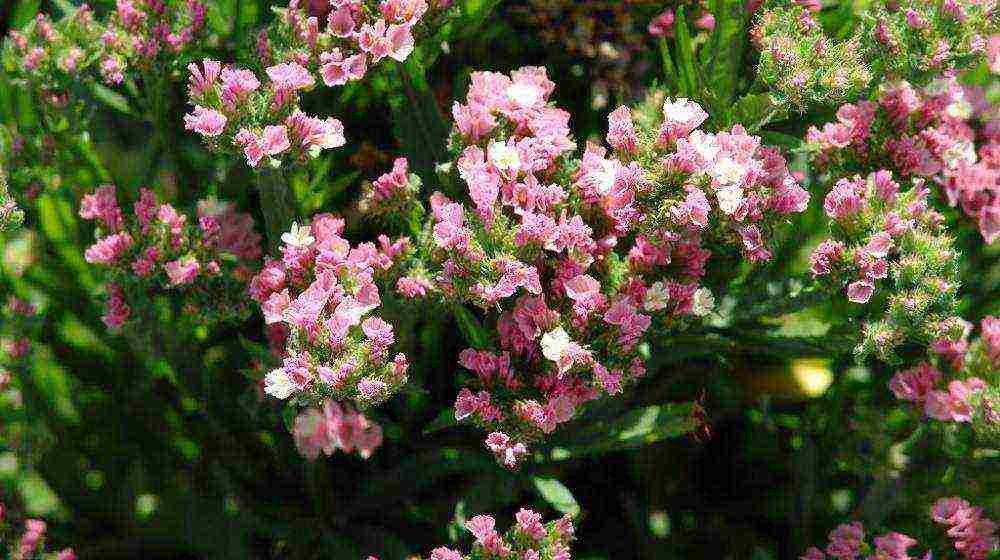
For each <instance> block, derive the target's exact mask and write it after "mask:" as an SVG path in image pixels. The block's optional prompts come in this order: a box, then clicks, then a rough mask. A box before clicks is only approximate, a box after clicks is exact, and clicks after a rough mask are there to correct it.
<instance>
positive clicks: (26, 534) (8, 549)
mask: <svg viewBox="0 0 1000 560" xmlns="http://www.w3.org/2000/svg"><path fill="white" fill-rule="evenodd" d="M9 517H10V512H9V511H8V510H7V508H6V506H5V505H4V504H3V503H0V533H2V534H4V536H5V537H11V539H10V540H9V541H8V540H7V539H6V538H5V539H4V541H0V554H3V555H4V558H12V559H14V560H29V559H31V558H42V557H44V558H54V559H55V560H76V553H75V552H73V549H72V548H64V549H63V550H61V551H59V552H58V553H56V552H46V550H45V537H46V532H47V531H48V525H47V524H46V523H45V521H42V520H41V519H25V520H24V525H23V532H21V534H20V536H19V537H17V538H12V537H14V536H15V535H13V534H11V533H9V532H8V530H10V529H13V523H12V522H11V521H12V520H11V519H9Z"/></svg>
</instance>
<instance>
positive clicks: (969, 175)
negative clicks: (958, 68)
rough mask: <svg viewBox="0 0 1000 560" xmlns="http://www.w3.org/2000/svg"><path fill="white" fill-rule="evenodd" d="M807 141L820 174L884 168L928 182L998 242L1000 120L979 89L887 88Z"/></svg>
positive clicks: (942, 84)
mask: <svg viewBox="0 0 1000 560" xmlns="http://www.w3.org/2000/svg"><path fill="white" fill-rule="evenodd" d="M806 140H807V142H808V147H809V149H810V150H811V152H812V159H813V161H814V163H815V165H816V166H817V168H818V169H819V170H821V171H825V172H826V173H827V174H829V175H831V176H833V177H836V176H839V175H841V174H843V173H845V172H848V170H857V169H859V168H860V169H867V170H872V171H874V170H876V169H879V168H885V169H888V170H891V171H892V172H893V173H895V174H896V175H897V176H898V177H903V178H907V177H919V178H926V179H927V180H928V183H927V184H928V186H930V185H935V186H936V188H935V191H938V195H937V198H938V199H939V200H944V201H946V202H947V203H948V205H950V206H958V207H959V208H960V209H961V210H962V212H963V213H965V214H966V215H967V216H968V217H969V218H970V219H971V220H973V222H975V224H976V225H977V226H978V228H979V231H980V233H981V234H982V236H983V239H985V240H986V243H992V242H993V241H994V240H996V239H998V238H1000V189H998V179H997V178H998V176H1000V157H998V154H1000V121H998V114H997V111H996V107H995V106H994V105H991V104H989V103H988V102H987V101H986V96H985V92H983V91H982V90H981V89H979V88H974V87H968V86H963V85H961V84H960V83H958V82H957V81H956V80H954V79H941V80H938V81H936V82H934V83H933V84H931V85H930V86H928V87H926V88H922V89H916V88H914V87H913V86H911V85H910V84H909V83H907V82H896V83H888V84H885V85H883V86H882V87H881V88H880V92H879V96H878V99H877V101H874V102H869V101H860V102H858V103H856V104H847V105H844V106H842V107H841V108H840V109H839V110H838V111H837V121H836V122H832V123H828V124H826V125H824V126H823V127H822V128H816V127H813V128H811V129H810V130H809V132H808V134H807V136H806Z"/></svg>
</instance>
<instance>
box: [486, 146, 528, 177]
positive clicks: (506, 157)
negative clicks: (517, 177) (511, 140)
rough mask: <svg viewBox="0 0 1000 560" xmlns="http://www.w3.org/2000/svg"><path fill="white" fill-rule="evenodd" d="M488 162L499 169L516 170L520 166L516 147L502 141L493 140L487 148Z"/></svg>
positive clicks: (519, 157)
mask: <svg viewBox="0 0 1000 560" xmlns="http://www.w3.org/2000/svg"><path fill="white" fill-rule="evenodd" d="M488 153H489V156H490V162H492V163H493V165H495V166H496V168H497V169H499V170H500V171H513V172H515V173H516V172H517V170H518V169H520V168H521V155H520V154H519V153H518V151H517V148H516V147H514V146H508V145H507V144H506V143H504V142H494V143H492V144H490V147H489V149H488Z"/></svg>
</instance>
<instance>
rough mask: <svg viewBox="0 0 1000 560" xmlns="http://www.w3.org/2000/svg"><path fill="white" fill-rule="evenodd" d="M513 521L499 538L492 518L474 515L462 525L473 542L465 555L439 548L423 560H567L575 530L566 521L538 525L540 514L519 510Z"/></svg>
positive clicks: (523, 509) (567, 518)
mask: <svg viewBox="0 0 1000 560" xmlns="http://www.w3.org/2000/svg"><path fill="white" fill-rule="evenodd" d="M514 521H515V523H514V525H513V526H512V527H511V528H510V529H508V530H507V532H506V533H504V534H501V533H500V532H499V531H497V525H496V519H494V518H493V516H490V515H477V516H475V517H473V518H471V519H469V520H468V521H466V522H465V529H466V530H467V531H468V532H469V533H471V534H472V536H473V538H474V539H475V542H474V543H473V545H472V549H471V550H470V551H469V552H468V553H463V552H460V551H458V550H455V549H452V548H448V547H444V546H441V547H438V548H435V549H434V550H432V551H431V553H430V555H429V556H428V557H427V560H487V559H490V560H549V559H551V560H571V558H572V554H571V552H570V548H569V545H570V543H571V542H572V541H573V539H574V538H575V535H574V533H575V529H574V527H573V521H572V520H571V519H570V518H569V517H562V518H560V519H557V520H555V521H550V522H548V523H542V516H541V514H539V513H536V512H534V511H531V510H530V509H525V508H521V509H520V510H519V511H518V512H517V513H516V514H514ZM369 560H371V558H369Z"/></svg>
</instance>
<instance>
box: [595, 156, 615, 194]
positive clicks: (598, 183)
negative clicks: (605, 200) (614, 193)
mask: <svg viewBox="0 0 1000 560" xmlns="http://www.w3.org/2000/svg"><path fill="white" fill-rule="evenodd" d="M591 176H593V178H594V184H595V187H596V189H597V193H598V194H600V195H601V196H607V195H608V193H610V192H611V189H613V188H614V186H615V178H616V177H618V165H617V162H616V161H614V160H610V159H609V160H605V161H604V164H603V165H602V166H601V168H600V169H599V170H596V171H593V172H591Z"/></svg>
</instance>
